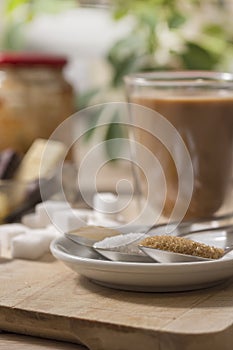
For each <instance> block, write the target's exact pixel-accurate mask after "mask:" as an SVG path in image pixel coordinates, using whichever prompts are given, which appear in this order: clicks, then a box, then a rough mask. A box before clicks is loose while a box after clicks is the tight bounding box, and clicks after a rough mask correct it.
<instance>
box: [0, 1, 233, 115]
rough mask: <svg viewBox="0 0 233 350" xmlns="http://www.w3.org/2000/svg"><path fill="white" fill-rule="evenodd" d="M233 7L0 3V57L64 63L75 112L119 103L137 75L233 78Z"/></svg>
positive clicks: (151, 3)
mask: <svg viewBox="0 0 233 350" xmlns="http://www.w3.org/2000/svg"><path fill="white" fill-rule="evenodd" d="M232 16H233V1H231V0H216V1H215V0H189V1H186V0H146V1H145V0H102V1H101V0H100V1H97V0H92V1H85V0H82V1H78V0H1V1H0V49H1V50H7V51H8V50H14V51H15V50H17V51H22V50H23V51H30V52H31V51H36V52H43V53H48V54H59V55H64V56H65V57H67V58H68V65H66V67H65V71H64V73H65V76H66V78H67V80H68V81H69V82H70V83H71V84H72V86H73V88H74V91H75V109H76V110H77V109H82V108H83V107H85V106H87V105H90V104H94V103H99V102H106V101H115V100H117V101H119V100H124V93H123V90H122V84H123V82H122V77H123V76H124V75H125V74H128V73H131V72H134V71H149V70H174V69H175V70H182V69H205V70H220V71H229V72H231V71H233V59H232V58H233V21H232Z"/></svg>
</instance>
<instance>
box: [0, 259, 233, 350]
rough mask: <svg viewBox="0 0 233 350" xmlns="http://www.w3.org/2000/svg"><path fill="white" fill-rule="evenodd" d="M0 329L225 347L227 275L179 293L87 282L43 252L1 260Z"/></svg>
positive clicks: (139, 344)
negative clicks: (223, 279) (138, 290)
mask: <svg viewBox="0 0 233 350" xmlns="http://www.w3.org/2000/svg"><path fill="white" fill-rule="evenodd" d="M0 329H2V330H6V331H11V332H16V333H21V334H30V335H34V336H39V337H45V338H51V339H56V340H65V341H70V342H75V343H82V344H85V345H86V346H87V347H88V348H89V349H91V350H129V349H134V350H141V349H143V348H146V349H147V350H180V349H182V350H206V349H211V350H219V349H221V350H232V348H233V281H228V282H226V283H224V284H222V285H219V286H218V287H215V288H209V289H205V290H200V291H193V292H182V293H181V292H180V293H136V292H126V291H118V290H114V289H108V288H104V287H101V286H98V285H95V284H93V283H92V282H90V281H88V280H87V279H85V278H83V277H81V276H78V275H77V274H75V273H74V272H72V271H71V270H69V269H68V268H67V267H65V265H63V264H62V263H60V262H58V261H55V260H54V259H53V258H52V257H51V256H50V255H48V256H47V257H45V258H44V259H43V260H42V261H33V262H32V261H26V260H14V261H10V260H8V261H7V260H2V261H0Z"/></svg>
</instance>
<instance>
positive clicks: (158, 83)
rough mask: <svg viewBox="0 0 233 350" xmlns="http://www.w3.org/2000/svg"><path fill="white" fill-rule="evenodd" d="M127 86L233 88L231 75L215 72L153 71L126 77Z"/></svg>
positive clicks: (232, 74)
mask: <svg viewBox="0 0 233 350" xmlns="http://www.w3.org/2000/svg"><path fill="white" fill-rule="evenodd" d="M124 82H125V84H126V85H128V86H142V87H197V88H202V87H203V88H204V87H210V88H211V87H212V88H214V87H217V88H219V87H221V88H233V73H227V72H216V71H200V70H198V71H195V70H193V71H189V70H187V71H158V72H157V71H155V72H139V73H133V74H129V75H126V76H125V77H124Z"/></svg>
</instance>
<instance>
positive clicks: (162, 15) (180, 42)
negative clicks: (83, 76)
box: [108, 0, 233, 86]
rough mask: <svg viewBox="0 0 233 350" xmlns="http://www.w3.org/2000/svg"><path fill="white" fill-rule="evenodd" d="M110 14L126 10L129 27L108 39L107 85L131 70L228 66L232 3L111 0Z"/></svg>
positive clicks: (116, 15) (232, 31)
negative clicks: (123, 33)
mask: <svg viewBox="0 0 233 350" xmlns="http://www.w3.org/2000/svg"><path fill="white" fill-rule="evenodd" d="M114 3H115V9H114V13H113V15H114V18H115V19H116V20H120V19H122V18H124V17H125V16H131V17H132V19H133V21H134V25H133V27H132V30H131V32H130V33H129V35H128V36H127V37H125V38H122V39H121V40H119V41H118V42H117V43H115V44H114V45H113V47H112V48H111V50H110V52H109V54H108V61H109V63H110V65H111V66H112V67H113V72H114V73H113V78H112V85H113V86H119V85H121V84H122V80H123V79H122V78H123V76H124V75H125V74H129V73H132V72H136V71H150V70H174V69H191V70H192V69H200V70H217V69H220V70H232V69H233V65H232V58H233V22H232V15H233V6H232V3H231V2H229V1H224V0H219V1H217V0H216V1H214V0H189V1H185V0H147V1H144V0H115V1H114Z"/></svg>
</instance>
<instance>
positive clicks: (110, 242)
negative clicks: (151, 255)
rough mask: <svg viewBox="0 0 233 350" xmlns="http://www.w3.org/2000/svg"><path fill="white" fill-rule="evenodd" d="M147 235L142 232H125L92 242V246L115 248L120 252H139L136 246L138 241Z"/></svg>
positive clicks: (140, 252)
mask: <svg viewBox="0 0 233 350" xmlns="http://www.w3.org/2000/svg"><path fill="white" fill-rule="evenodd" d="M145 237H147V236H146V235H145V234H144V233H127V234H121V235H117V236H113V237H107V238H105V239H103V240H102V241H100V242H97V243H95V244H94V248H104V249H109V250H116V251H118V252H121V253H128V254H140V255H142V254H143V253H142V251H141V250H140V249H139V248H138V242H139V241H140V240H142V239H143V238H145Z"/></svg>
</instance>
